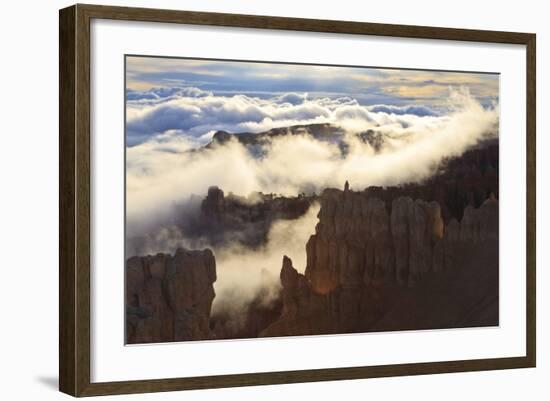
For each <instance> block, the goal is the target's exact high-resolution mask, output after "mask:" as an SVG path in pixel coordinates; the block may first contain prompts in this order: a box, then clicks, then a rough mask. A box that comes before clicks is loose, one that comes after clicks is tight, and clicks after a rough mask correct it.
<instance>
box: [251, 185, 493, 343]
mask: <svg viewBox="0 0 550 401" xmlns="http://www.w3.org/2000/svg"><path fill="white" fill-rule="evenodd" d="M497 240H498V201H497V200H496V198H495V197H494V195H492V196H490V198H489V199H487V200H486V201H485V202H484V203H483V204H482V205H481V207H479V208H477V209H476V208H473V207H471V206H468V207H467V208H466V209H465V211H464V216H463V218H462V220H461V222H460V223H459V222H458V221H456V220H454V219H452V220H451V221H450V222H449V223H448V224H447V225H445V223H444V221H443V219H442V217H441V209H440V206H439V204H438V203H437V202H426V201H422V200H412V199H411V198H409V197H399V198H397V199H394V200H393V201H392V202H391V204H390V205H386V204H385V202H383V201H381V200H380V199H378V198H376V197H371V196H370V195H369V191H368V189H367V190H366V191H363V192H353V191H349V190H348V191H340V190H336V189H327V190H325V191H324V193H323V195H322V196H321V209H320V212H319V223H318V225H317V227H316V232H315V234H314V235H312V236H311V237H310V239H309V241H308V243H307V246H306V253H307V265H306V268H305V274H303V275H302V274H299V273H298V272H297V271H296V270H295V269H294V268H293V267H292V262H291V261H290V260H289V259H288V258H286V257H285V258H284V260H283V269H282V271H281V283H282V287H283V290H282V294H283V313H282V315H281V318H280V319H279V320H278V321H276V322H275V323H273V324H272V325H271V326H270V327H268V328H267V329H266V330H264V332H263V333H262V335H265V336H278V335H297V334H315V333H317V334H318V333H331V332H333V333H342V332H344V333H345V332H355V331H374V330H390V329H411V328H416V329H419V328H439V327H464V326H470V325H474V324H479V325H491V324H497V323H498V307H496V306H495V305H498V241H497ZM495 283H497V284H495ZM447 304H449V305H450V306H449V305H448V307H447V309H443V308H442V305H447ZM480 305H482V306H483V305H485V306H486V307H485V308H483V307H480ZM449 308H450V309H449ZM476 308H478V309H476ZM449 310H450V311H451V312H452V313H449ZM415 314H418V315H420V316H417V317H416V320H414V321H412V320H410V319H411V318H410V316H416V315H415ZM306 322H309V324H310V326H309V330H308V327H304V325H306ZM297 326H299V327H300V328H299V329H296V327H297Z"/></svg>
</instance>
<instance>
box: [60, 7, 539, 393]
mask: <svg viewBox="0 0 550 401" xmlns="http://www.w3.org/2000/svg"><path fill="white" fill-rule="evenodd" d="M59 18H60V20H59V26H60V71H59V74H60V76H59V77H60V108H59V110H60V114H59V122H60V194H59V196H60V204H59V208H60V211H59V215H60V381H59V386H60V390H61V391H63V392H65V393H67V394H71V395H73V396H91V395H104V394H121V393H141V392H155V391H172V390H185V389H200V388H216V387H231V386H247V385H260V384H277V383H294V382H309V381H322V380H341V379H361V378H373V377H384V376H398V375H418V374H433V373H444V372H462V371H480V370H490V369H510V368H527V367H534V366H535V360H536V358H535V355H536V352H535V331H536V330H535V324H536V323H535V320H536V319H535V113H536V103H535V64H536V63H535V35H534V34H530V33H512V32H495V31H479V30H466V29H450V28H435V27H419V26H403V25H386V24H371V23H363V22H349V21H326V20H311V19H296V18H282V17H267V16H252V15H233V14H217V13H202V12H188V11H169V10H154V9H138V8H121V7H105V6H94V5H75V6H72V7H69V8H65V9H63V10H61V11H60V17H59Z"/></svg>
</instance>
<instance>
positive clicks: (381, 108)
mask: <svg viewBox="0 0 550 401" xmlns="http://www.w3.org/2000/svg"><path fill="white" fill-rule="evenodd" d="M368 110H369V111H372V112H373V113H387V114H398V115H404V114H414V115H415V116H419V117H425V116H439V115H441V114H442V113H441V112H440V111H438V110H436V109H434V108H431V107H427V106H423V105H418V106H416V105H409V106H393V105H386V104H380V105H376V106H370V107H368Z"/></svg>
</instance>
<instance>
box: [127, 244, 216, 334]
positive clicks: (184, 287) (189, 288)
mask: <svg viewBox="0 0 550 401" xmlns="http://www.w3.org/2000/svg"><path fill="white" fill-rule="evenodd" d="M215 281H216V262H215V260H214V255H213V254H212V252H211V251H210V250H209V249H206V250H203V251H190V250H186V249H183V248H179V249H177V251H176V252H175V254H174V255H173V256H172V255H167V254H157V255H155V256H144V257H138V256H136V257H132V258H130V259H128V261H127V262H126V339H127V343H148V342H162V341H183V340H205V339H209V338H211V337H212V334H211V332H210V328H209V321H210V310H211V307H212V301H213V300H214V297H215V293H214V287H213V283H214V282H215Z"/></svg>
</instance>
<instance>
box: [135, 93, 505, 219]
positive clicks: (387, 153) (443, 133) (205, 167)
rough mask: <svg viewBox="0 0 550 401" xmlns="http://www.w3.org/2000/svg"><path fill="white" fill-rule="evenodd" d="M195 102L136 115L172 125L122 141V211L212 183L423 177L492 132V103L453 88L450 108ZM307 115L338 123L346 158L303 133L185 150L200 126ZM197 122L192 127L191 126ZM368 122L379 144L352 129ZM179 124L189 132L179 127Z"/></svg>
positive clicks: (153, 124)
mask: <svg viewBox="0 0 550 401" xmlns="http://www.w3.org/2000/svg"><path fill="white" fill-rule="evenodd" d="M193 100H194V101H195V102H190V101H186V102H185V103H184V104H174V103H173V101H171V102H168V104H162V105H161V106H159V107H158V108H153V109H152V110H150V111H147V112H145V113H144V114H143V115H142V116H141V117H140V119H139V121H140V124H139V126H140V127H142V128H141V129H143V130H144V131H147V130H149V129H151V130H157V131H163V130H165V129H168V128H173V129H176V131H168V132H167V133H164V134H163V135H160V136H156V137H154V138H153V139H150V140H148V141H146V142H143V143H141V144H138V145H136V146H133V147H129V148H127V191H128V197H127V211H128V216H129V217H131V218H133V217H136V218H137V217H138V216H140V215H143V214H147V213H149V212H153V211H155V210H158V209H162V208H165V207H167V206H169V205H170V203H171V202H174V201H179V200H181V199H183V198H185V197H187V196H189V195H191V194H197V195H201V196H202V195H204V194H205V193H206V190H207V188H208V187H209V186H211V185H218V186H219V187H221V188H222V189H223V190H224V191H231V192H234V193H235V194H240V195H247V194H249V193H251V192H255V191H261V192H266V193H267V192H276V193H279V194H284V195H295V194H298V193H300V192H302V191H304V190H307V191H318V190H321V189H322V188H325V187H327V186H334V187H341V186H342V185H343V183H344V182H345V181H346V180H349V181H350V183H351V184H352V186H353V187H354V188H356V189H362V188H365V187H367V186H369V185H383V186H384V185H396V184H400V183H404V182H410V181H417V180H421V179H423V178H426V177H427V176H429V175H430V174H431V172H432V171H433V168H434V166H435V165H437V164H438V163H439V162H440V161H441V160H442V159H443V158H445V157H449V156H457V155H460V154H461V153H462V152H464V151H465V150H466V149H467V148H468V147H470V146H473V145H475V144H476V143H477V142H478V141H480V140H481V139H482V138H484V136H486V135H487V134H488V133H493V134H495V133H498V113H499V111H498V107H497V106H495V107H493V108H484V107H482V106H481V105H480V104H479V103H478V102H477V101H476V100H475V99H473V98H472V97H471V96H470V95H469V93H468V92H467V91H466V90H462V91H455V92H453V93H452V96H451V97H450V98H449V107H450V108H452V110H453V111H452V112H450V113H448V114H446V115H443V116H431V115H429V116H424V117H419V116H417V115H411V114H404V115H397V114H387V113H382V112H379V113H375V112H372V111H369V110H368V109H367V108H365V107H362V106H359V105H350V104H346V105H344V106H338V105H332V106H323V105H321V104H319V103H317V102H309V101H308V102H306V103H305V104H301V105H298V106H289V105H286V106H281V105H276V104H273V103H269V102H267V103H263V101H261V100H257V99H248V98H246V97H243V96H240V97H238V96H237V97H232V98H219V97H215V96H208V97H203V98H193ZM310 103H311V104H310ZM266 116H268V117H266ZM220 121H223V122H220ZM310 121H317V122H319V121H328V122H332V123H335V124H338V125H339V126H341V127H342V129H343V130H345V132H346V135H345V136H344V137H343V138H342V140H343V141H344V142H345V143H346V144H347V146H348V153H347V155H346V157H342V153H341V148H340V146H339V144H336V143H330V142H322V141H316V140H314V139H312V138H311V137H309V136H305V135H304V136H301V135H297V136H281V137H277V138H274V139H272V140H271V141H268V142H266V143H265V144H264V145H263V149H262V151H261V152H260V153H258V152H256V155H257V154H261V155H262V157H261V158H258V157H255V156H254V155H253V153H252V152H250V151H249V149H247V148H246V147H245V146H243V145H242V144H241V143H239V142H238V141H236V140H235V141H231V142H229V143H226V144H225V145H224V146H218V147H214V148H213V149H210V150H208V151H198V152H188V150H190V149H194V148H196V147H197V146H201V145H202V143H201V142H202V141H204V140H205V138H204V137H198V134H200V133H204V132H205V131H207V130H208V132H210V133H211V132H212V131H211V130H214V129H222V128H224V127H225V128H226V127H227V126H230V127H240V128H244V129H246V130H251V131H262V130H265V129H266V128H269V127H271V126H273V125H278V124H281V125H290V122H292V123H298V122H299V123H304V122H310ZM197 124H198V125H199V127H200V130H198V131H194V130H195V129H196V125H197ZM143 127H147V128H146V129H145V128H143ZM134 129H135V130H137V128H134ZM368 129H372V130H375V131H376V132H378V133H379V134H381V135H383V136H384V143H383V146H382V147H381V148H380V149H377V152H375V151H374V149H373V148H372V147H371V146H370V145H369V144H368V143H363V142H362V141H359V140H358V139H357V138H356V136H355V135H353V134H354V133H357V132H365V131H367V130H368ZM178 130H184V131H186V132H187V133H189V132H196V133H195V134H192V135H182V134H181V131H178ZM203 135H204V134H203ZM206 136H208V135H206ZM210 136H211V135H210ZM130 220H131V219H130Z"/></svg>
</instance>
